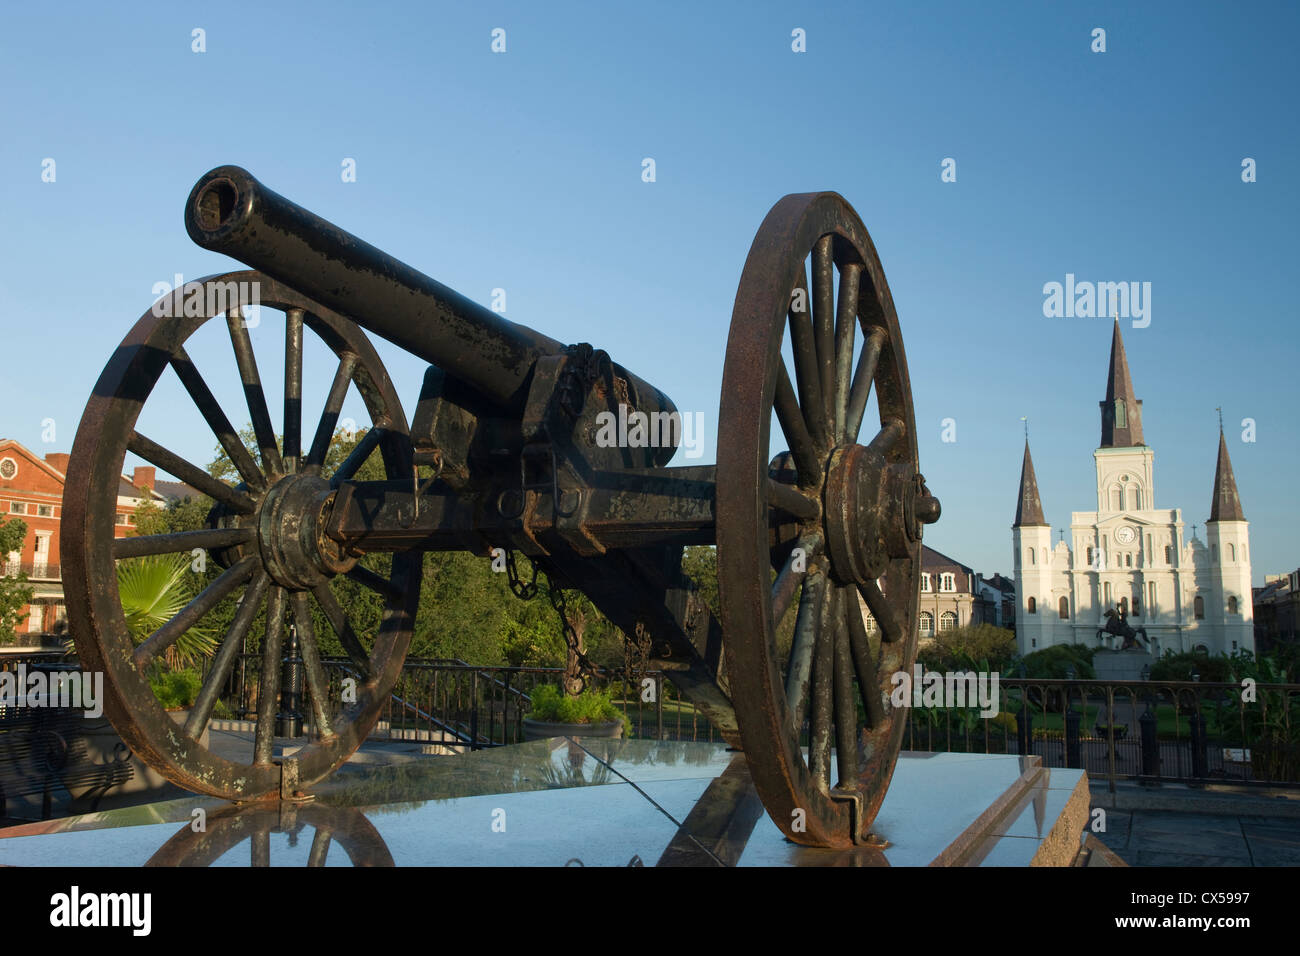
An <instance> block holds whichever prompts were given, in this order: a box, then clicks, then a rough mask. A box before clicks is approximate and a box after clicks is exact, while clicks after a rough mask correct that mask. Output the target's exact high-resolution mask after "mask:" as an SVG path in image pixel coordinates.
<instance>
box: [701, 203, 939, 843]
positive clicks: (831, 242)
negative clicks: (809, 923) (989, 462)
mask: <svg viewBox="0 0 1300 956" xmlns="http://www.w3.org/2000/svg"><path fill="white" fill-rule="evenodd" d="M809 257H811V268H812V277H813V278H812V284H811V286H810V285H809V284H808V279H807V273H806V271H805V260H806V259H808V258H809ZM836 272H838V274H839V278H838V281H839V285H838V294H837V293H836V290H835V274H836ZM837 304H838V309H837ZM837 313H838V323H837V321H836V318H837ZM858 325H860V326H861V332H862V336H863V338H862V348H861V351H860V356H859V359H858V361H857V363H856V370H855V369H854V364H855V363H854V358H853V356H854V351H855V346H854V339H855V327H857V326H858ZM787 327H788V328H789V329H790V350H791V353H792V357H793V360H794V371H795V378H794V379H793V380H792V379H791V377H790V373H789V372H788V371H787V369H786V364H785V360H784V358H783V357H782V344H783V340H784V338H785V330H786V328H787ZM873 386H874V389H873ZM873 390H874V393H875V396H876V404H877V406H878V408H879V412H880V421H881V424H880V429H879V431H878V432H877V431H876V430H875V429H874V428H872V429H870V430H869V432H868V434H869V435H870V436H871V437H870V440H869V444H867V445H858V444H856V440H857V436H858V433H859V430H860V426H861V422H862V419H863V416H864V414H865V410H866V407H867V402H868V398H869V395H870V393H871V392H872V391H873ZM774 413H775V417H776V419H777V422H778V427H779V429H780V431H781V432H782V433H783V434H784V443H785V444H786V445H787V446H788V448H789V451H787V452H781V453H780V454H778V455H776V456H774V457H769V456H771V450H770V449H769V433H770V431H771V426H772V419H773V414H774ZM776 448H777V450H778V451H779V449H780V445H777V446H776ZM717 477H718V482H717V487H718V492H717V521H718V531H717V540H718V580H719V596H720V601H721V608H722V618H723V628H724V631H725V634H726V645H725V646H726V664H727V674H728V679H729V681H730V686H731V699H732V702H733V704H734V706H735V709H736V716H737V720H738V722H739V725H740V734H741V739H742V741H743V744H744V749H745V756H746V759H747V761H748V763H749V766H750V771H751V773H752V774H753V778H754V783H755V786H756V787H757V789H758V792H759V794H760V796H761V797H762V798H763V803H764V805H765V806H766V807H767V809H768V812H769V813H770V814H771V815H772V818H773V820H774V821H775V822H776V824H777V826H778V827H780V828H781V830H782V831H783V832H784V833H785V834H786V836H788V837H789V838H790V839H791V840H793V841H795V842H797V843H802V844H807V845H813V846H839V847H843V846H851V845H853V844H854V843H855V842H863V841H866V840H867V839H868V838H869V833H868V827H869V826H870V823H871V821H872V820H873V819H874V818H875V815H876V813H877V811H878V810H879V808H880V804H881V802H882V801H883V800H884V795H885V790H886V788H887V787H888V784H889V779H890V777H891V776H892V774H893V770H894V764H895V762H896V760H897V757H898V752H899V748H900V746H901V743H902V735H903V728H904V723H905V712H904V711H896V710H893V709H892V708H891V707H890V704H889V696H888V695H889V692H890V690H891V688H892V684H891V682H890V678H891V675H892V674H894V673H895V672H897V671H902V670H910V669H911V667H912V664H913V662H914V661H915V658H916V643H917V604H918V587H919V582H920V562H921V525H922V523H928V522H930V521H933V520H936V519H937V517H938V511H939V506H938V502H937V501H936V500H935V499H934V498H932V497H930V496H929V493H928V491H926V490H925V486H924V479H923V478H922V477H921V476H920V474H919V472H918V470H917V449H916V422H915V417H914V415H913V410H912V396H911V386H910V384H909V380H908V374H907V361H906V358H905V357H904V353H903V341H902V337H901V335H900V333H899V328H898V319H897V316H896V315H895V312H894V305H893V300H892V298H891V296H890V293H889V287H888V285H887V284H886V282H885V276H884V272H883V270H882V269H881V265H880V260H879V258H878V257H877V255H876V250H875V247H874V246H873V245H872V242H871V239H870V237H869V236H868V235H867V230H866V228H865V227H864V226H863V224H862V222H861V220H860V219H859V218H858V216H857V214H856V213H855V212H854V211H853V209H852V208H851V207H850V206H849V205H848V203H846V202H845V201H844V199H843V198H841V197H840V196H839V195H837V194H835V193H810V194H801V195H791V196H786V197H785V198H784V199H782V200H781V201H780V202H778V203H777V204H776V205H775V206H774V207H773V208H772V210H771V212H769V213H768V215H767V218H766V219H765V220H764V221H763V225H762V226H761V227H760V229H759V231H758V234H757V235H756V236H755V238H754V242H753V245H752V246H751V248H750V252H749V258H748V259H747V260H746V262H745V268H744V272H743V274H742V277H741V280H740V288H739V291H738V292H737V294H736V304H735V310H734V312H733V315H732V320H731V331H730V335H729V338H728V341H727V355H726V364H725V368H724V371H723V379H722V401H721V411H720V413H719V447H718V468H717ZM859 595H860V596H861V598H862V599H863V600H864V601H865V603H866V605H867V607H869V608H870V610H871V612H872V620H873V622H874V625H875V626H872V631H871V633H869V632H868V626H869V625H868V624H867V622H866V621H865V620H864V617H863V614H862V612H861V605H860V603H859ZM791 608H797V612H796V617H795V628H794V636H793V639H792V645H791V647H790V650H789V652H788V653H783V652H782V649H781V648H779V647H778V630H779V625H780V622H781V621H782V619H783V617H784V616H785V614H786V611H787V610H789V609H791ZM787 661H788V663H787ZM805 719H807V720H808V721H809V725H810V732H809V737H808V741H809V743H808V748H807V750H806V751H805V748H804V746H803V744H802V740H801V734H802V728H803V727H804V723H805ZM832 747H833V748H834V750H832ZM832 753H834V760H833V759H832ZM832 763H834V765H835V766H834V767H833V766H832ZM835 781H838V782H835ZM833 782H834V785H832V784H833Z"/></svg>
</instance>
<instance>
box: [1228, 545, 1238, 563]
mask: <svg viewBox="0 0 1300 956" xmlns="http://www.w3.org/2000/svg"><path fill="white" fill-rule="evenodd" d="M1228 560H1229V561H1236V560H1237V546H1236V545H1235V544H1229V545H1228Z"/></svg>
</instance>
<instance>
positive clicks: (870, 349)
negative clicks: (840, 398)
mask: <svg viewBox="0 0 1300 956" xmlns="http://www.w3.org/2000/svg"><path fill="white" fill-rule="evenodd" d="M884 345H885V332H884V330H883V329H879V328H876V329H872V330H871V332H870V333H869V334H868V335H867V337H866V339H865V340H864V341H863V343H862V354H861V355H859V356H858V368H857V371H855V372H854V373H853V390H852V391H851V392H850V393H849V404H848V409H847V411H846V412H845V415H844V432H843V433H844V440H845V441H850V442H851V441H857V438H858V432H859V431H861V430H862V416H863V415H864V414H865V413H866V411H867V398H868V397H870V395H871V383H872V381H873V380H874V379H875V377H876V366H877V365H878V364H879V363H880V350H881V349H882V348H884Z"/></svg>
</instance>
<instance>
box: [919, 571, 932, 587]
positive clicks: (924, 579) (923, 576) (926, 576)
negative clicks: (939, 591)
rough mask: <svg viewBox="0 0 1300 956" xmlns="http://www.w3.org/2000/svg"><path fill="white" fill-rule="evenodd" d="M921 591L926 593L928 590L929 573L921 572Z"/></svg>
mask: <svg viewBox="0 0 1300 956" xmlns="http://www.w3.org/2000/svg"><path fill="white" fill-rule="evenodd" d="M921 590H922V591H928V590H930V572H929V571H922V572H921Z"/></svg>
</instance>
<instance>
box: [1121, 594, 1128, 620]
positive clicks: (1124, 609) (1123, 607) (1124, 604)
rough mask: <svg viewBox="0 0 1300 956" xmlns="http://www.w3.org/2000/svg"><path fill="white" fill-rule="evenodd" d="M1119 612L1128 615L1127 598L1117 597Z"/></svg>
mask: <svg viewBox="0 0 1300 956" xmlns="http://www.w3.org/2000/svg"><path fill="white" fill-rule="evenodd" d="M1119 613H1121V614H1123V615H1124V616H1125V617H1128V598H1126V597H1122V598H1120V599H1119Z"/></svg>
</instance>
